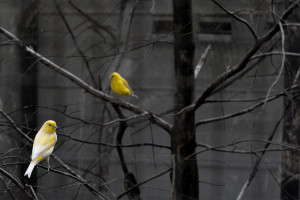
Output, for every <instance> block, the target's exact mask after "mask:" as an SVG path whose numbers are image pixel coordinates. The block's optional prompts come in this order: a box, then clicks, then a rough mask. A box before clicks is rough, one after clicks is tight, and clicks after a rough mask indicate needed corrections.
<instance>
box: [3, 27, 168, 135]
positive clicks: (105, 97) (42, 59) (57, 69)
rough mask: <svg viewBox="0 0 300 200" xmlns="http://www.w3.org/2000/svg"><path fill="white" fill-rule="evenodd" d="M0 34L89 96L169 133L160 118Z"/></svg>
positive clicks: (10, 35)
mask: <svg viewBox="0 0 300 200" xmlns="http://www.w3.org/2000/svg"><path fill="white" fill-rule="evenodd" d="M0 33H2V34H3V35H5V36H6V37H8V38H9V39H13V40H15V43H16V44H17V45H18V46H19V47H21V48H23V49H24V50H25V51H26V52H28V53H29V54H31V55H32V56H33V57H34V58H36V59H38V60H39V61H40V62H41V63H43V64H44V65H46V66H47V67H49V68H51V69H52V70H53V71H55V72H57V73H59V74H61V75H62V76H64V77H66V78H68V79H69V80H70V81H72V82H73V83H75V84H76V85H78V86H79V87H80V88H82V89H84V90H85V91H87V92H88V93H90V94H91V95H93V96H95V97H97V98H100V99H102V100H104V101H107V102H111V103H114V104H117V105H118V106H120V107H121V108H124V109H127V110H130V111H132V112H134V113H137V114H146V113H147V114H148V117H149V120H150V121H151V122H152V123H154V124H156V125H158V126H160V127H161V128H162V129H164V130H165V131H167V132H168V133H171V125H170V124H169V123H168V122H166V121H164V120H163V119H162V118H160V117H158V116H156V115H154V114H152V113H150V112H149V111H146V110H144V109H142V108H140V107H138V106H136V105H133V104H130V103H128V102H124V101H121V100H119V99H117V98H114V97H112V96H110V95H108V94H105V93H103V92H101V91H99V90H97V89H95V88H94V87H92V86H91V85H89V84H87V83H86V82H85V81H83V80H82V79H80V78H79V77H78V76H76V75H74V74H72V73H71V72H69V71H68V70H66V69H64V68H62V67H60V66H58V65H57V64H55V63H54V62H52V61H51V60H49V59H47V58H46V57H44V56H42V55H41V54H39V53H38V52H36V51H35V50H33V49H32V48H30V47H29V46H27V45H25V44H24V43H23V41H21V40H20V39H19V38H17V37H16V36H15V35H13V34H12V33H11V32H9V31H7V30H6V29H4V28H3V27H0Z"/></svg>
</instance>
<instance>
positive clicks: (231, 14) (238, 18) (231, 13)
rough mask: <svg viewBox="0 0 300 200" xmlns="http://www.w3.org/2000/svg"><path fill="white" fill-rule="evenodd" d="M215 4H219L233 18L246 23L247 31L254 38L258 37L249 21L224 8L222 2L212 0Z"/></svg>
mask: <svg viewBox="0 0 300 200" xmlns="http://www.w3.org/2000/svg"><path fill="white" fill-rule="evenodd" d="M212 1H213V2H214V3H215V4H216V5H217V6H219V8H221V9H222V10H223V11H225V12H226V13H227V14H228V15H230V16H232V17H233V18H235V19H236V20H238V21H240V22H242V23H243V24H245V25H246V27H247V28H248V29H249V31H250V32H251V34H252V36H253V37H254V39H255V40H258V37H257V35H256V33H255V31H254V29H253V28H252V26H251V25H250V24H249V22H247V21H246V20H245V19H243V18H240V17H239V16H237V15H236V14H235V13H234V12H231V11H229V10H228V9H227V8H225V6H223V5H222V4H220V3H219V2H218V1H216V0H212Z"/></svg>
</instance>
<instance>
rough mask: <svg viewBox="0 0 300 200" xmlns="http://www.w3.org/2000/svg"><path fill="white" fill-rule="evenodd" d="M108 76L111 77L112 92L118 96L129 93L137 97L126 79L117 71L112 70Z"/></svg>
mask: <svg viewBox="0 0 300 200" xmlns="http://www.w3.org/2000/svg"><path fill="white" fill-rule="evenodd" d="M109 78H111V82H110V87H111V89H112V91H114V93H116V94H118V95H120V96H126V95H131V96H134V97H136V98H139V97H138V96H136V95H135V94H134V92H133V91H132V89H131V88H130V86H129V85H128V83H127V81H126V80H125V79H124V78H123V77H122V76H121V75H120V74H119V73H117V72H113V73H111V75H110V76H109Z"/></svg>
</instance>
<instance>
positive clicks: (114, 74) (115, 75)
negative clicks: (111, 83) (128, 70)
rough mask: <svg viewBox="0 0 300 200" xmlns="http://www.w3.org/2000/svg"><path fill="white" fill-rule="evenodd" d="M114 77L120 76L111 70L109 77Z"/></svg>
mask: <svg viewBox="0 0 300 200" xmlns="http://www.w3.org/2000/svg"><path fill="white" fill-rule="evenodd" d="M116 77H121V75H120V74H119V73H118V72H113V73H111V74H110V76H109V78H116Z"/></svg>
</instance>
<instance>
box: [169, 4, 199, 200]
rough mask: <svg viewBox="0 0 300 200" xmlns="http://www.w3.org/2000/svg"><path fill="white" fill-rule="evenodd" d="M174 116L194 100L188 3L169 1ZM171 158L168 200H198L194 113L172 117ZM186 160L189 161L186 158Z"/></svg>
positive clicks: (189, 8) (192, 52) (190, 15)
mask: <svg viewBox="0 0 300 200" xmlns="http://www.w3.org/2000/svg"><path fill="white" fill-rule="evenodd" d="M173 18H174V25H173V26H174V43H175V47H174V59H175V81H176V86H175V87H176V89H175V94H174V105H175V108H174V110H175V113H176V112H178V111H180V110H181V109H182V108H184V107H186V106H188V105H190V104H191V103H192V102H193V97H194V65H193V60H194V51H195V44H194V39H193V25H192V1H191V0H185V1H181V0H173ZM171 149H172V157H173V172H172V199H173V200H175V199H176V200H178V199H188V198H192V199H198V196H199V189H198V166H197V160H196V157H195V156H191V157H189V156H190V155H191V154H193V153H195V149H196V142H195V116H194V112H189V113H186V112H183V113H182V114H180V115H176V116H175V117H174V125H173V127H172V133H171ZM187 157H189V159H186V158H187Z"/></svg>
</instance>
